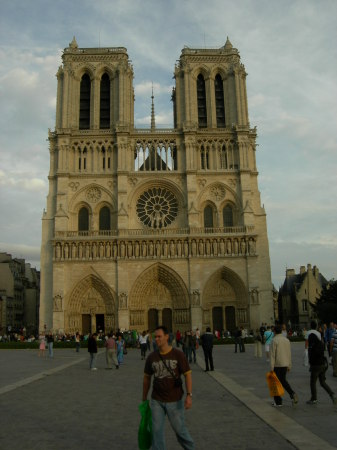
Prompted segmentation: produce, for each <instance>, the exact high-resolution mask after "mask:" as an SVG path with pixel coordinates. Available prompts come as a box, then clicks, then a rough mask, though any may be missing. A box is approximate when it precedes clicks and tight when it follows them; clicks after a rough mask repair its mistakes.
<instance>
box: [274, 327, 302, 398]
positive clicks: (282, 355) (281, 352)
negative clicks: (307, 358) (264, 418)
mask: <svg viewBox="0 0 337 450" xmlns="http://www.w3.org/2000/svg"><path fill="white" fill-rule="evenodd" d="M274 332H275V337H274V339H273V341H272V344H271V348H270V370H272V371H274V372H275V373H276V375H277V378H278V379H279V380H280V382H281V384H282V386H283V387H284V389H285V390H286V391H287V392H288V394H289V395H290V398H291V399H292V401H293V403H298V397H297V394H296V393H295V392H294V391H293V389H292V388H291V386H290V384H289V383H288V381H287V372H289V370H290V369H291V348H290V341H289V339H287V338H286V337H284V336H282V334H281V333H282V327H281V325H275V329H274ZM273 406H282V397H279V396H277V397H274V403H273Z"/></svg>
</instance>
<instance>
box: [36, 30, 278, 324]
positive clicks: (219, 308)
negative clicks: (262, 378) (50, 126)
mask: <svg viewBox="0 0 337 450" xmlns="http://www.w3.org/2000/svg"><path fill="white" fill-rule="evenodd" d="M62 60H63V64H62V66H60V68H59V70H58V73H57V80H58V86H57V107H56V126H55V130H54V131H49V151H50V172H49V194H48V197H47V208H46V210H45V211H44V214H43V218H42V247H41V300H40V327H41V328H42V329H43V327H45V328H48V329H53V330H54V331H56V332H59V331H61V332H62V331H63V332H66V333H74V332H76V331H80V332H81V333H87V332H90V331H92V332H93V331H95V330H99V329H104V330H106V331H109V330H111V329H116V328H120V329H126V330H131V329H136V330H138V331H142V330H146V329H150V330H153V329H154V328H155V327H156V326H157V325H158V324H164V325H166V326H167V327H168V328H169V329H170V330H172V331H176V330H177V329H179V330H180V331H184V330H188V329H192V328H199V329H205V327H207V326H210V327H211V328H212V329H213V330H229V331H233V330H234V329H235V327H236V326H241V325H242V326H244V327H246V328H248V329H252V328H256V327H258V326H260V324H261V322H267V323H270V321H271V320H273V299H272V283H271V274H270V260H269V247H268V238H267V227H266V214H265V211H264V208H263V206H262V205H261V202H260V194H259V191H258V183H257V178H258V172H257V168H256V159H255V151H256V128H250V125H249V119H248V106H247V93H246V72H245V68H244V66H243V64H242V63H241V61H240V56H239V52H238V50H237V49H235V48H233V46H232V44H231V43H230V41H229V40H228V39H227V42H226V44H225V45H224V46H223V47H221V48H219V49H197V48H188V47H185V48H184V49H183V50H182V52H181V55H180V59H179V60H178V62H177V63H176V66H175V69H174V78H175V87H174V89H173V92H172V101H173V117H174V127H173V128H172V129H158V128H156V125H155V116H154V109H153V96H152V115H151V126H150V127H149V128H148V129H137V128H135V126H134V90H133V67H132V65H131V63H130V60H129V57H128V54H127V50H126V49H125V48H123V47H111V48H79V47H78V45H77V42H76V40H75V38H74V39H73V41H72V42H71V43H70V44H69V47H67V48H66V49H65V50H64V52H63V56H62Z"/></svg>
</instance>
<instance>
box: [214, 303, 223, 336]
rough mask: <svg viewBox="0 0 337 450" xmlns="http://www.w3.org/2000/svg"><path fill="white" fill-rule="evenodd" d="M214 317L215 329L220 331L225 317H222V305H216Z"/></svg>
mask: <svg viewBox="0 0 337 450" xmlns="http://www.w3.org/2000/svg"><path fill="white" fill-rule="evenodd" d="M212 316H213V317H212V319H213V330H214V331H215V330H217V331H220V333H221V332H222V330H223V317H222V306H215V307H214V308H213V310H212Z"/></svg>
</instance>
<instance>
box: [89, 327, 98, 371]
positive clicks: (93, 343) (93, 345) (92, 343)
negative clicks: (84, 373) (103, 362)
mask: <svg viewBox="0 0 337 450" xmlns="http://www.w3.org/2000/svg"><path fill="white" fill-rule="evenodd" d="M88 352H89V353H90V359H89V368H90V369H91V370H97V367H96V357H97V333H93V334H91V335H90V336H89V339H88Z"/></svg>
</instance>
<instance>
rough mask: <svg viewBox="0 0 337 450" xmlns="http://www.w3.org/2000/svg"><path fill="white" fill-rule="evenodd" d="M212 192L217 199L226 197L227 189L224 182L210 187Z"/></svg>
mask: <svg viewBox="0 0 337 450" xmlns="http://www.w3.org/2000/svg"><path fill="white" fill-rule="evenodd" d="M210 194H211V197H213V198H215V200H217V201H220V200H222V199H223V198H225V195H226V189H225V187H224V186H223V185H222V184H216V185H215V186H212V187H211V188H210Z"/></svg>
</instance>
